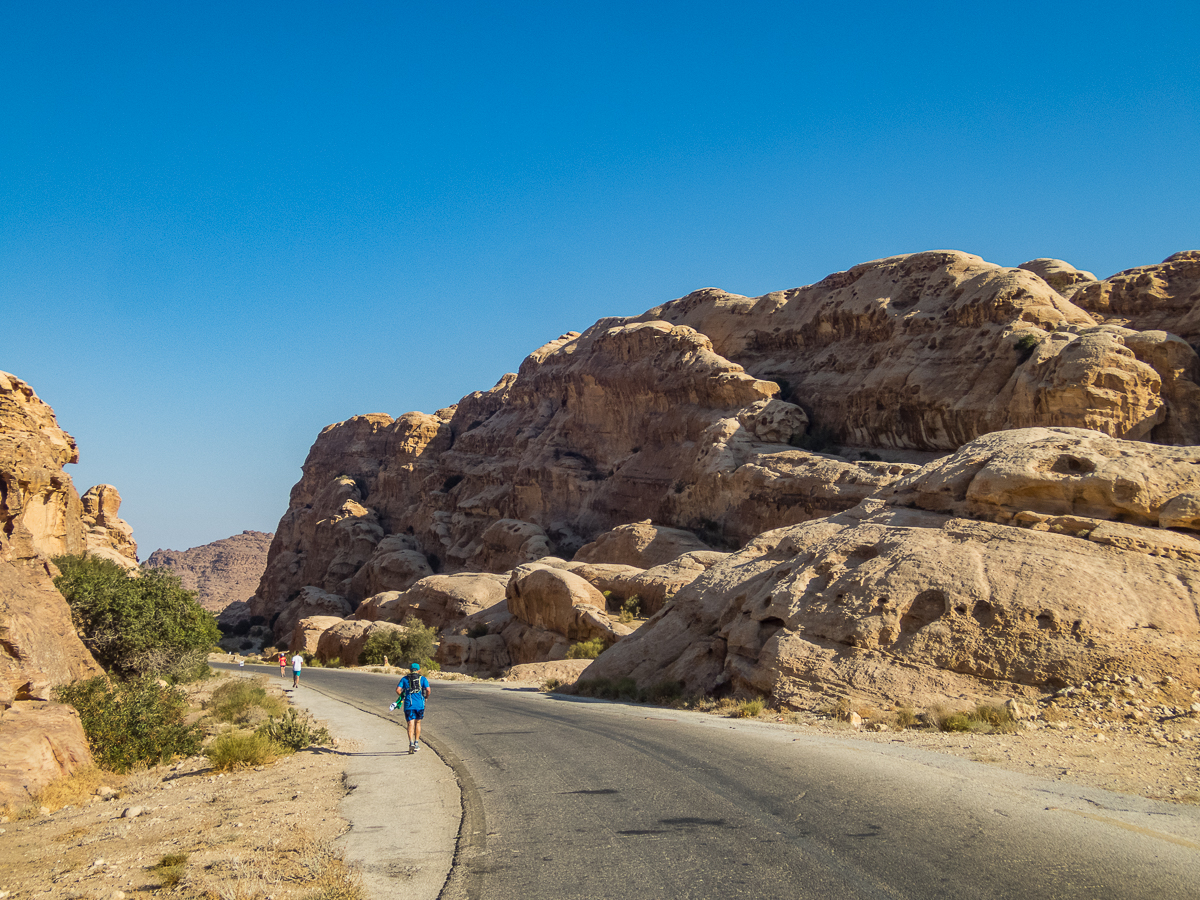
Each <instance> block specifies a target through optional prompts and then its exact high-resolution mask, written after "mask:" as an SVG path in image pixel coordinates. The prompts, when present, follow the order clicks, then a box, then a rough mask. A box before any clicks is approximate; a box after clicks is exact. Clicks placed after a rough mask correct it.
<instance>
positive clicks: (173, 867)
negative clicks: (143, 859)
mask: <svg viewBox="0 0 1200 900" xmlns="http://www.w3.org/2000/svg"><path fill="white" fill-rule="evenodd" d="M187 861H188V854H186V853H168V854H167V855H166V856H164V857H163V858H162V859H160V860H159V861H158V862H156V863H155V864H154V865H153V866H151V867H150V871H151V872H153V873H154V874H155V875H157V876H158V880H159V882H160V884H161V886H162V887H174V886H175V885H177V884H179V882H181V881H182V880H183V872H184V870H185V869H186V868H187Z"/></svg>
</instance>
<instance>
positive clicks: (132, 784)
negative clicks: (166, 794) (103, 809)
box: [121, 763, 162, 794]
mask: <svg viewBox="0 0 1200 900" xmlns="http://www.w3.org/2000/svg"><path fill="white" fill-rule="evenodd" d="M161 783H162V778H160V777H159V775H158V772H156V771H155V770H154V769H151V768H149V767H148V766H146V765H145V763H143V764H141V765H136V766H134V767H133V768H132V769H130V770H129V774H128V775H126V776H125V780H124V781H123V782H121V788H122V790H123V791H125V792H126V793H129V794H144V793H146V792H147V791H152V790H154V789H155V788H156V787H158V786H159V784H161Z"/></svg>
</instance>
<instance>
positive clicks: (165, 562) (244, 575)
mask: <svg viewBox="0 0 1200 900" xmlns="http://www.w3.org/2000/svg"><path fill="white" fill-rule="evenodd" d="M273 537H274V535H272V534H266V533H264V532H261V531H243V532H242V533H241V534H235V535H234V536H233V537H227V538H224V539H222V540H219V541H213V542H212V543H211V544H202V545H201V546H199V547H193V548H191V549H190V550H155V551H154V552H153V553H151V554H150V558H149V559H148V560H146V565H147V566H155V567H163V568H168V569H171V570H172V571H173V572H175V574H176V575H178V576H179V578H180V580H181V581H182V582H183V586H184V587H185V588H187V589H188V590H189V591H196V592H197V595H198V597H197V599H198V600H199V601H200V605H201V606H203V607H204V608H205V609H207V610H208V611H209V612H211V613H215V614H218V615H219V614H220V613H221V612H223V611H224V610H225V608H226V607H227V606H229V604H231V603H237V602H245V601H247V600H249V599H250V598H251V597H252V596H254V591H255V590H256V589H257V587H258V582H259V580H260V579H261V578H262V574H263V570H264V569H265V568H266V567H267V550H268V549H269V548H270V546H271V539H272V538H273Z"/></svg>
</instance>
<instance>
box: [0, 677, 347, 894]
mask: <svg viewBox="0 0 1200 900" xmlns="http://www.w3.org/2000/svg"><path fill="white" fill-rule="evenodd" d="M225 680H226V679H224V678H220V679H211V680H209V681H206V682H203V683H202V685H201V686H200V687H192V688H190V689H189V690H188V693H189V694H190V695H191V699H192V701H193V702H194V703H199V702H203V701H204V700H205V699H206V698H207V696H208V695H211V692H212V690H213V689H214V688H215V687H217V686H218V685H219V684H220V683H222V682H223V681H225ZM268 690H269V691H271V692H273V693H275V694H277V695H280V696H282V691H280V690H279V688H278V685H277V684H271V685H270V687H269V688H268ZM351 749H353V747H351V746H349V742H346V741H341V742H339V743H338V744H335V746H334V747H332V748H331V747H321V748H315V747H314V748H311V749H309V750H304V751H301V752H299V753H296V754H294V755H291V756H284V757H280V758H279V759H277V760H276V761H275V762H274V763H271V764H269V765H264V766H258V767H256V768H254V769H246V770H243V771H239V772H232V773H226V774H221V773H217V772H214V771H213V769H212V767H211V766H210V765H209V762H208V759H207V757H204V756H193V757H190V758H188V759H184V760H180V761H178V762H176V763H175V764H173V765H165V766H159V767H158V768H155V769H151V770H148V771H142V772H135V773H133V774H130V775H127V776H118V775H111V774H107V773H100V772H98V771H93V772H91V773H83V774H82V775H80V776H77V777H76V778H75V779H73V782H75V783H74V784H66V785H63V786H62V787H61V789H60V791H59V792H58V793H57V795H53V794H54V792H52V791H47V792H45V793H44V794H43V796H42V797H41V798H39V803H40V804H45V803H47V802H48V803H50V806H46V805H36V806H35V805H34V804H30V805H28V806H26V807H22V808H19V809H15V810H13V809H10V810H9V815H8V816H0V898H9V897H12V898H19V897H20V898H23V897H33V896H37V897H42V898H47V900H75V898H78V900H85V898H86V900H113V898H116V900H120V898H128V897H138V896H149V895H150V894H157V893H160V892H161V895H170V896H175V897H184V898H193V897H194V898H204V900H292V898H297V900H301V898H304V900H307V898H314V900H315V898H322V900H359V898H360V897H361V889H360V888H359V886H358V884H357V881H356V879H355V876H354V875H353V873H349V872H347V871H346V869H345V866H344V865H343V864H342V862H341V858H340V855H339V852H338V851H337V850H335V849H334V847H333V845H332V841H333V840H334V838H336V837H337V836H338V835H339V834H341V833H342V832H343V831H344V830H345V828H346V823H345V822H344V821H343V820H342V819H341V818H339V817H338V814H337V805H338V803H339V802H340V801H341V799H342V797H343V796H344V795H345V793H346V791H345V789H344V787H343V785H342V761H341V757H340V756H339V751H346V750H351ZM110 791H111V793H112V794H113V796H112V797H111V799H102V797H104V796H107V795H108V794H109V793H110ZM48 795H50V796H48ZM59 802H65V805H62V806H61V808H59ZM164 861H165V862H166V863H167V865H163V863H164Z"/></svg>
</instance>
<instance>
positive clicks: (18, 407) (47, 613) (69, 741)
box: [0, 372, 103, 802]
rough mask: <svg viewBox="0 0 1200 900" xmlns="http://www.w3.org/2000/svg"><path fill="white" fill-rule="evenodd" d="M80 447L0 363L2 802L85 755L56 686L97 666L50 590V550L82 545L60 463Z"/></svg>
mask: <svg viewBox="0 0 1200 900" xmlns="http://www.w3.org/2000/svg"><path fill="white" fill-rule="evenodd" d="M77 459H78V454H77V452H76V449H75V442H74V441H73V440H72V439H71V437H70V435H68V434H67V433H66V432H64V431H63V430H62V429H60V428H59V427H58V423H57V421H56V420H55V417H54V411H53V410H51V409H50V407H49V406H47V405H46V404H45V403H43V402H42V401H41V400H40V399H38V397H37V394H35V393H34V391H33V389H32V388H31V387H30V386H29V385H28V384H26V383H25V382H23V381H21V380H20V379H19V378H16V377H15V376H13V375H9V374H7V373H2V372H0V802H3V801H7V800H20V799H28V798H29V797H30V796H31V795H32V794H33V793H34V792H35V791H36V790H37V789H39V788H40V787H42V786H43V785H45V784H46V783H47V782H49V781H51V780H53V779H54V778H57V777H58V776H60V775H64V774H68V773H70V772H71V771H72V770H73V769H74V768H76V767H78V766H80V765H84V764H87V763H90V762H91V755H90V754H89V752H88V749H87V743H86V741H85V740H84V736H83V730H82V728H81V726H80V724H79V719H78V716H76V715H75V713H74V710H71V709H68V708H66V707H63V706H60V705H58V704H56V703H49V702H46V701H48V700H49V699H50V696H51V692H52V690H53V688H54V687H56V686H58V685H61V684H67V683H69V682H71V681H74V680H77V679H82V678H90V677H92V676H95V675H101V674H103V670H102V669H101V668H100V666H99V665H97V663H96V661H95V660H94V659H93V658H92V655H91V654H90V653H88V651H87V649H86V648H85V647H84V646H83V643H82V642H81V641H80V640H79V637H78V635H77V634H76V633H75V628H74V625H73V624H72V622H71V612H70V609H69V608H68V607H67V602H66V601H65V600H64V599H63V597H62V595H61V594H60V593H59V592H58V591H57V590H56V589H55V587H54V584H53V582H52V581H51V575H52V574H53V573H56V570H55V569H54V566H53V564H52V563H51V562H50V558H51V557H52V556H57V555H59V554H63V553H82V552H83V550H84V546H85V530H84V522H83V518H82V512H83V507H82V504H81V503H80V500H79V497H78V496H77V495H76V493H75V489H74V487H73V486H72V484H71V479H70V478H69V477H68V476H67V475H66V474H64V472H63V471H62V467H63V465H64V464H66V463H70V462H75V461H77Z"/></svg>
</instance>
